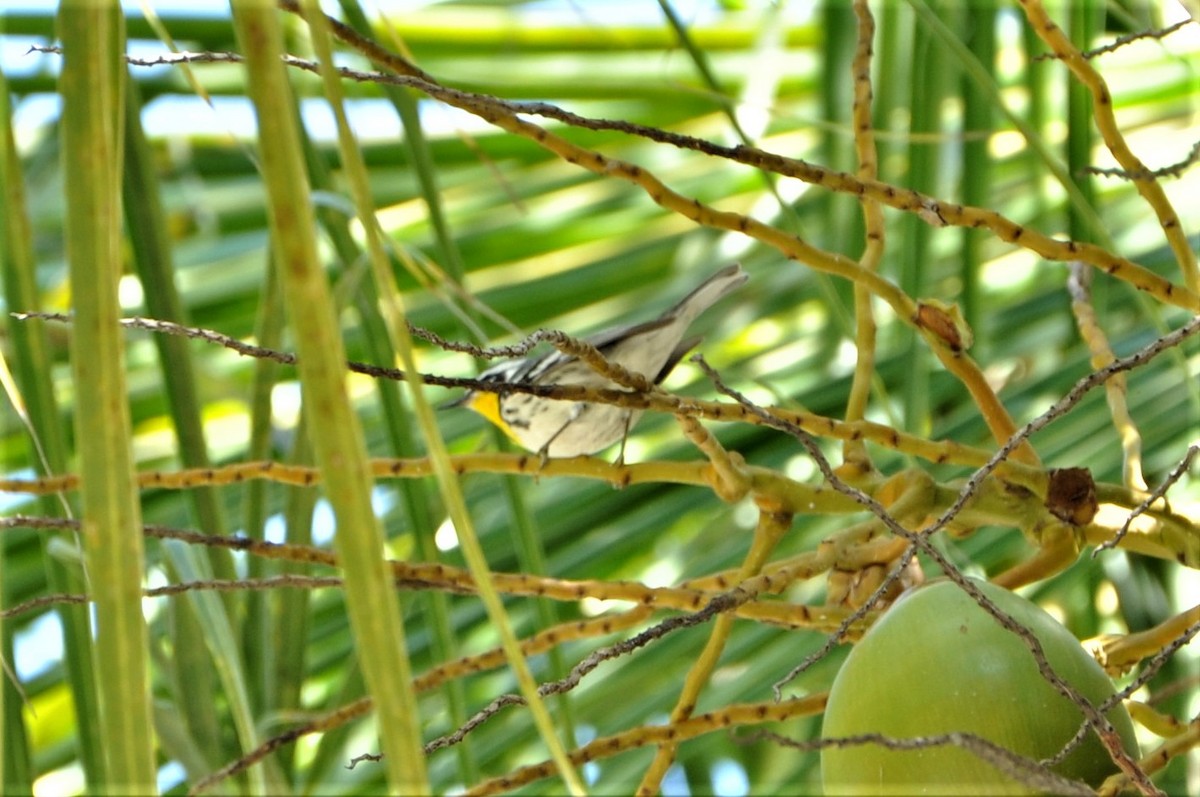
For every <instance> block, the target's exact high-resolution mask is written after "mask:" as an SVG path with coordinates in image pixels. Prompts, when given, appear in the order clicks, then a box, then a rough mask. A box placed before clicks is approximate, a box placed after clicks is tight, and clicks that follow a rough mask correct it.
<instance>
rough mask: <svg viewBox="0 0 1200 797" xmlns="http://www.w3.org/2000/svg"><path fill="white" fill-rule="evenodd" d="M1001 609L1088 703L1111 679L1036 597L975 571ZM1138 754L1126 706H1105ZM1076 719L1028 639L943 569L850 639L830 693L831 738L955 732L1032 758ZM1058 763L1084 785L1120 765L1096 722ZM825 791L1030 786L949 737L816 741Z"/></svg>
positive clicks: (1027, 789) (1051, 749)
mask: <svg viewBox="0 0 1200 797" xmlns="http://www.w3.org/2000/svg"><path fill="white" fill-rule="evenodd" d="M973 581H974V583H975V584H976V586H978V587H979V588H980V589H981V590H982V591H983V593H984V594H985V595H987V597H989V598H990V599H991V600H992V602H993V603H995V604H996V605H997V606H998V607H999V608H1000V609H1001V610H1002V611H1004V612H1005V613H1006V614H1008V615H1009V616H1011V617H1012V618H1013V619H1015V620H1016V621H1017V622H1018V623H1020V624H1021V625H1023V626H1024V627H1026V628H1028V629H1030V630H1031V631H1032V632H1033V634H1034V636H1035V637H1037V639H1038V641H1039V642H1040V643H1041V645H1042V647H1043V649H1044V650H1045V652H1046V658H1047V660H1048V661H1049V662H1050V664H1051V665H1052V667H1053V668H1054V670H1055V672H1057V673H1058V674H1059V676H1061V677H1062V678H1063V680H1065V681H1066V682H1067V683H1069V684H1071V685H1072V686H1073V687H1074V688H1075V689H1076V690H1077V691H1078V692H1079V693H1080V694H1081V695H1083V696H1084V697H1086V698H1087V699H1088V700H1089V701H1090V702H1091V703H1092V705H1094V706H1098V705H1100V704H1101V703H1102V702H1104V701H1105V700H1106V699H1108V698H1109V697H1111V696H1112V695H1113V694H1114V691H1115V690H1114V688H1113V684H1112V682H1111V681H1110V680H1109V679H1108V676H1107V675H1105V674H1104V671H1103V670H1101V669H1100V666H1099V665H1098V664H1097V663H1096V662H1095V660H1094V659H1093V658H1092V657H1091V656H1090V655H1088V653H1087V651H1085V650H1084V649H1083V647H1082V646H1081V645H1080V644H1079V641H1078V640H1077V639H1075V637H1074V636H1073V635H1072V634H1071V633H1070V632H1069V631H1067V629H1066V628H1064V627H1063V626H1062V625H1060V624H1059V623H1058V622H1057V621H1056V620H1055V619H1054V618H1053V617H1051V616H1050V615H1049V614H1047V613H1046V612H1045V611H1043V610H1042V609H1041V608H1040V607H1038V606H1037V605H1035V604H1033V603H1031V602H1029V601H1028V600H1026V599H1024V598H1022V597H1020V596H1019V595H1016V594H1015V593H1012V592H1009V591H1008V590H1005V589H1003V588H1001V587H997V586H995V585H993V584H988V583H986V582H982V581H977V580H973ZM1106 716H1107V717H1108V719H1109V721H1110V722H1112V724H1113V725H1114V726H1115V727H1116V729H1117V731H1118V733H1119V734H1120V736H1121V740H1122V742H1123V744H1124V747H1125V750H1126V751H1127V752H1128V753H1129V754H1130V755H1132V756H1135V757H1136V755H1137V741H1136V739H1135V737H1134V733H1133V724H1132V723H1131V722H1130V719H1129V715H1128V713H1127V712H1126V711H1125V709H1124V707H1123V706H1120V705H1118V706H1116V707H1115V708H1113V709H1111V710H1110V711H1109V712H1108V714H1107V715H1106ZM1082 722H1083V713H1082V712H1081V711H1080V710H1079V708H1078V707H1077V706H1075V705H1074V704H1073V703H1071V702H1070V701H1069V700H1068V699H1067V698H1066V697H1064V696H1063V695H1061V694H1059V693H1058V691H1057V690H1055V688H1054V687H1053V686H1052V685H1051V684H1050V683H1049V682H1047V681H1046V680H1045V679H1044V678H1043V677H1042V675H1041V674H1040V673H1039V671H1038V668H1037V664H1036V662H1035V661H1034V658H1033V654H1032V653H1031V652H1030V650H1029V648H1028V647H1027V646H1026V644H1025V642H1024V641H1022V640H1021V639H1019V638H1018V637H1017V636H1016V635H1015V634H1013V633H1011V632H1009V631H1008V630H1006V629H1005V628H1003V627H1002V626H1001V625H1000V624H999V623H998V622H997V621H996V620H995V619H994V618H993V617H992V616H991V615H989V614H988V613H987V612H986V611H984V609H982V608H981V607H980V606H979V605H978V604H976V603H975V601H974V600H973V599H972V598H971V596H969V595H967V594H966V593H965V592H963V591H962V590H961V589H960V588H959V587H958V586H957V585H956V584H954V583H953V582H951V581H949V580H944V579H942V580H938V581H934V582H930V583H929V584H926V585H925V586H922V587H919V588H917V589H915V590H912V591H911V592H909V593H906V594H905V595H904V596H903V597H902V598H901V599H900V600H899V601H897V603H896V604H895V605H894V606H893V607H892V608H891V609H890V610H888V612H887V613H886V614H885V615H884V616H883V617H882V618H881V619H880V620H879V622H877V623H876V624H875V626H874V627H872V628H871V629H870V630H869V631H868V632H867V633H866V635H864V637H863V639H862V640H861V641H860V642H859V643H858V644H857V645H855V647H854V648H853V650H851V652H850V655H849V656H848V657H847V659H846V662H845V664H843V666H842V668H841V670H840V671H839V672H838V674H837V677H836V678H835V680H834V682H833V688H832V689H831V690H830V693H829V703H828V706H827V708H826V710H825V721H824V728H823V732H822V735H823V737H824V738H826V739H837V738H845V737H849V736H857V735H860V734H883V735H884V736H888V737H892V738H896V739H912V738H915V737H928V736H935V735H940V734H949V733H954V732H960V733H971V734H974V735H976V736H980V737H982V738H984V739H987V740H989V741H991V742H994V743H996V744H997V745H1000V746H1002V747H1003V748H1005V749H1006V750H1009V751H1012V752H1014V753H1018V754H1020V755H1023V756H1026V757H1028V758H1032V759H1034V760H1040V759H1046V758H1050V757H1052V756H1054V755H1056V754H1057V753H1058V752H1059V750H1061V749H1062V747H1063V746H1064V745H1065V744H1066V743H1067V741H1068V740H1070V739H1071V738H1072V737H1073V736H1074V735H1075V733H1076V731H1077V730H1078V728H1079V726H1080V724H1081V723H1082ZM1052 769H1053V771H1054V772H1056V773H1057V774H1059V775H1062V776H1064V777H1067V778H1071V779H1073V780H1081V781H1084V782H1086V783H1087V784H1089V785H1091V786H1093V787H1094V786H1097V785H1099V784H1100V783H1101V782H1102V781H1103V780H1104V778H1106V777H1107V776H1109V775H1111V774H1113V773H1114V772H1115V771H1116V766H1115V765H1114V764H1113V762H1112V759H1111V757H1110V756H1109V754H1108V752H1107V751H1106V750H1105V749H1104V747H1103V745H1102V744H1101V742H1100V740H1099V738H1098V737H1097V736H1096V734H1095V733H1094V732H1089V734H1088V736H1087V738H1086V739H1085V740H1084V742H1083V743H1082V744H1081V745H1080V746H1078V747H1077V748H1075V750H1074V751H1073V752H1072V753H1071V754H1070V755H1069V756H1067V757H1066V758H1065V759H1064V760H1063V761H1062V762H1060V763H1059V764H1057V765H1056V766H1054V767H1052ZM821 773H822V780H823V782H824V787H825V793H826V794H956V795H957V794H1035V793H1038V789H1036V788H1034V787H1033V786H1031V785H1029V784H1027V783H1022V782H1021V781H1018V780H1015V779H1013V778H1011V777H1009V776H1008V775H1006V774H1005V773H1003V772H1002V771H1001V770H999V769H997V768H996V766H993V764H991V763H988V762H987V761H985V760H983V759H982V758H980V757H978V756H976V755H975V754H973V753H971V752H969V751H967V750H965V749H962V748H961V747H956V746H952V745H938V746H935V747H927V748H924V749H919V750H892V749H887V748H885V747H882V746H880V745H878V744H855V745H850V746H845V747H828V748H825V749H823V751H822V753H821Z"/></svg>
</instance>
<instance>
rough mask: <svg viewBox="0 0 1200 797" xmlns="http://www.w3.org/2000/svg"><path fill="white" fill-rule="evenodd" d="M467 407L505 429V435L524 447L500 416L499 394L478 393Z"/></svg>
mask: <svg viewBox="0 0 1200 797" xmlns="http://www.w3.org/2000/svg"><path fill="white" fill-rule="evenodd" d="M467 406H468V407H470V408H471V409H472V410H474V411H475V412H477V413H479V414H480V415H482V416H483V417H485V418H487V419H488V420H489V421H491V422H492V423H493V424H495V425H496V426H499V427H500V428H501V429H503V430H504V433H505V434H506V435H508V436H509V437H511V438H512V439H513V442H515V443H518V444H521V445H523V444H522V443H521V438H519V437H517V435H516V433H515V432H514V431H513V428H512V427H511V426H509V425H508V423H506V422H505V420H504V418H502V417H501V416H500V394H499V393H476V394H475V395H473V396H471V398H470V399H468V400H467Z"/></svg>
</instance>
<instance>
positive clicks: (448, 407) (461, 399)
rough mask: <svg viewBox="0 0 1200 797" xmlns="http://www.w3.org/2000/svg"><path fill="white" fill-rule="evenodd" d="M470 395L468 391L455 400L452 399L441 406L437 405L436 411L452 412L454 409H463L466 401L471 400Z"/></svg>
mask: <svg viewBox="0 0 1200 797" xmlns="http://www.w3.org/2000/svg"><path fill="white" fill-rule="evenodd" d="M471 395H472V393H471V391H470V390H468V391H467V392H466V393H463V394H462V395H461V396H459V397H458V398H456V399H452V400H450V401H447V402H445V403H443V404H439V405H437V407H436V409H438V410H439V411H440V410H452V409H454V408H455V407H463V406H465V405H466V403H467V402H468V401H470V400H471Z"/></svg>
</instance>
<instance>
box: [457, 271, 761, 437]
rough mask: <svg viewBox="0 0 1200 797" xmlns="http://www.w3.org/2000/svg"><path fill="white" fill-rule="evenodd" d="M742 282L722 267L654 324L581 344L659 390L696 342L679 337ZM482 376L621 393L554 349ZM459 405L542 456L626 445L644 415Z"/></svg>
mask: <svg viewBox="0 0 1200 797" xmlns="http://www.w3.org/2000/svg"><path fill="white" fill-rule="evenodd" d="M747 278H748V275H747V274H746V272H745V271H743V270H742V267H741V266H740V265H738V264H734V265H732V266H727V267H725V268H723V269H721V270H720V271H718V272H717V273H715V274H713V275H712V276H711V277H709V278H708V279H706V280H705V281H704V282H703V283H701V284H700V285H699V287H697V288H696V289H695V290H693V291H692V292H691V293H689V294H688V295H687V296H685V297H683V299H682V300H681V301H680V302H679V304H677V305H675V306H674V307H672V308H671V309H669V310H667V311H666V312H665V313H663V314H662V315H660V316H659V317H658V318H655V319H654V320H652V321H645V322H643V323H641V324H634V325H632V326H624V327H617V328H614V329H608V330H605V331H603V332H600V333H598V334H596V335H593V336H591V337H589V338H586V339H585V340H586V341H587V342H588V343H590V344H592V345H593V346H595V347H596V348H597V349H598V350H599V351H600V353H601V354H603V355H604V357H605V359H607V360H608V361H609V362H611V363H615V364H616V365H619V366H621V367H623V368H625V369H626V370H628V371H631V372H633V373H637V374H641V375H642V376H644V377H646V378H647V379H649V380H651V381H652V382H654V384H658V383H660V382H662V380H663V379H665V378H666V376H667V374H669V373H670V372H671V369H672V368H674V367H675V365H676V363H678V362H679V360H680V359H682V358H683V356H684V355H685V354H687V353H688V352H689V351H691V350H692V349H693V348H695V346H696V344H698V343H699V342H700V338H699V337H692V338H688V339H687V340H684V338H683V336H684V334H685V333H686V332H687V330H688V327H689V326H691V324H692V322H693V321H694V320H695V319H696V317H697V316H699V315H700V314H701V313H703V312H704V311H705V310H707V309H708V308H709V307H711V306H712V305H713V304H715V303H716V302H717V301H718V300H719V299H721V298H722V297H724V296H725V295H726V294H728V293H729V292H730V291H732V290H733V289H734V288H736V287H738V286H739V285H741V284H742V283H743V282H745V281H746V279H747ZM479 378H480V380H482V381H484V382H497V383H501V384H510V383H525V384H535V385H585V386H587V387H595V388H612V389H623V388H621V386H620V385H618V384H617V383H616V382H613V381H612V380H610V379H607V378H606V377H604V376H601V375H600V374H598V373H597V372H596V371H594V370H593V369H592V368H591V367H589V366H588V365H587V364H586V363H584V362H581V361H580V360H579V359H577V358H576V357H573V356H570V355H566V354H563V353H562V352H560V351H557V350H555V351H552V352H550V353H548V354H544V355H541V356H538V357H525V358H522V359H519V360H507V361H505V362H502V363H499V364H497V365H494V366H492V367H491V368H489V369H487V370H486V371H484V372H483V373H482V374H480V376H479ZM464 405H465V406H467V407H469V408H471V409H472V410H474V411H475V412H477V413H479V414H480V415H482V416H483V417H485V418H487V419H488V420H489V421H491V422H492V423H494V424H496V425H497V426H499V427H500V428H501V429H503V430H504V431H505V433H506V434H507V435H508V436H509V437H511V438H512V439H513V440H514V441H516V443H517V444H518V445H520V446H521V447H522V448H524V449H526V450H528V451H533V452H535V453H537V454H540V455H541V456H543V457H577V456H587V455H589V454H595V453H596V452H597V451H601V450H603V449H605V448H608V447H609V446H610V445H612V444H613V443H615V442H617V441H618V440H621V441H622V445H623V441H624V439H625V435H626V434H628V432H629V429H630V428H631V427H632V426H633V424H635V423H636V422H637V420H638V418H640V417H641V414H642V411H641V410H634V409H627V408H624V407H614V406H611V405H608V404H593V403H589V402H585V401H561V400H557V399H550V398H541V397H539V396H533V395H529V394H527V393H509V394H505V393H489V392H486V391H477V390H472V391H469V392H468V393H467V394H466V395H465V396H463V397H462V398H461V399H459V400H458V401H455V402H454V403H453V404H451V405H449V406H464ZM623 453H624V452H623V451H622V454H623ZM618 461H620V460H618Z"/></svg>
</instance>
